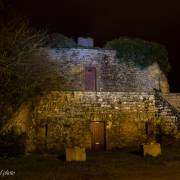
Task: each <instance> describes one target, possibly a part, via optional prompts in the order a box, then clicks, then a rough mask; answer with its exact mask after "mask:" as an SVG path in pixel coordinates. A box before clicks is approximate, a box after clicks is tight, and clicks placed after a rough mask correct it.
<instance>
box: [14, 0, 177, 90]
mask: <svg viewBox="0 0 180 180" xmlns="http://www.w3.org/2000/svg"><path fill="white" fill-rule="evenodd" d="M16 2H17V8H18V11H19V12H21V13H22V14H24V15H26V16H28V17H30V19H31V20H30V21H31V24H32V25H33V26H34V27H36V28H39V29H42V28H43V29H46V30H48V31H49V32H59V33H63V34H65V35H67V36H70V37H77V36H91V37H93V38H94V39H95V44H96V46H102V45H103V44H105V42H106V41H108V40H111V39H113V38H117V37H119V36H129V37H138V38H143V39H145V40H150V41H156V42H159V43H161V44H163V45H165V46H166V48H167V49H168V52H169V61H170V63H171V65H172V70H171V73H169V76H168V78H169V83H170V86H171V91H176V92H180V78H178V77H180V70H179V65H180V62H179V58H180V55H179V52H178V50H179V47H180V45H179V40H180V1H178V0H151V1H148V0H123V1H121V0H108V1H105V0H104V1H102V0H96V1H95V0H46V1H45V0H17V1H16Z"/></svg>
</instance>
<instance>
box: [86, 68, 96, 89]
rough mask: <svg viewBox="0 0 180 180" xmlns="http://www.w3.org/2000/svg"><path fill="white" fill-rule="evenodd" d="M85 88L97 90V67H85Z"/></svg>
mask: <svg viewBox="0 0 180 180" xmlns="http://www.w3.org/2000/svg"><path fill="white" fill-rule="evenodd" d="M85 90H86V91H96V68H95V67H86V68H85Z"/></svg>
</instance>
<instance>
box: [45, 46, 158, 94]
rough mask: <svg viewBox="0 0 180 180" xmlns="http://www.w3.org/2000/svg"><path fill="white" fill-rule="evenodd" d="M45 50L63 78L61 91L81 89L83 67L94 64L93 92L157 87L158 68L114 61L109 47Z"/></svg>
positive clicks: (139, 89) (126, 90)
mask: <svg viewBox="0 0 180 180" xmlns="http://www.w3.org/2000/svg"><path fill="white" fill-rule="evenodd" d="M46 52H47V53H48V58H49V59H50V60H51V61H52V62H55V63H57V72H59V76H61V77H63V78H64V79H65V82H64V83H63V86H62V87H61V90H84V84H85V67H86V66H88V67H96V87H97V91H118V92H138V91H141V92H143V91H153V89H154V88H156V89H159V86H160V82H159V80H160V77H161V71H160V69H158V68H157V71H158V73H157V72H156V73H153V74H152V71H151V70H150V69H149V68H146V69H141V68H140V67H137V66H135V65H133V64H132V63H130V62H129V63H124V61H123V62H122V63H118V59H117V57H116V51H113V50H103V49H49V50H46ZM151 69H152V68H151ZM153 69H154V66H153ZM57 90H59V89H57Z"/></svg>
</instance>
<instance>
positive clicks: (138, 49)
mask: <svg viewBox="0 0 180 180" xmlns="http://www.w3.org/2000/svg"><path fill="white" fill-rule="evenodd" d="M105 48H108V49H114V50H116V51H117V56H118V58H119V60H120V61H122V60H124V61H132V62H134V63H135V64H136V65H138V66H139V67H141V68H145V67H147V66H149V65H151V64H153V63H154V62H157V63H158V64H159V66H160V68H161V70H162V71H163V72H164V73H165V74H167V73H168V72H169V71H170V64H169V62H168V52H167V50H166V48H165V47H164V46H162V45H160V44H158V43H153V42H148V41H144V40H141V39H129V38H123V37H121V38H119V39H114V40H112V41H109V42H107V43H106V45H105Z"/></svg>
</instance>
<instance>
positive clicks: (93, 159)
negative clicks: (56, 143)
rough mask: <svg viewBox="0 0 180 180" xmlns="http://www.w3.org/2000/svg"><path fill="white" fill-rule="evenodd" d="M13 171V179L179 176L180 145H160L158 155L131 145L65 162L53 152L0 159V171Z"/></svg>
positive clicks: (179, 179) (175, 179)
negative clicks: (138, 151)
mask: <svg viewBox="0 0 180 180" xmlns="http://www.w3.org/2000/svg"><path fill="white" fill-rule="evenodd" d="M1 170H9V171H15V175H14V176H4V177H2V176H0V179H13V180H14V179H15V180H30V179H33V180H55V179H59V180H64V179H73V180H76V179H77V180H81V179H82V180H91V179H92V180H99V179H100V180H104V179H105V180H106V179H108V180H110V179H112V180H116V179H117V180H119V179H120V180H129V179H130V180H164V179H165V180H180V145H178V144H176V145H170V146H169V147H162V155H161V156H159V157H157V158H153V157H143V156H141V155H139V154H137V153H136V152H134V151H133V149H122V150H119V151H110V152H109V151H108V152H94V153H93V152H89V153H87V161H86V162H66V161H65V160H63V158H59V157H57V155H29V156H22V157H17V158H11V159H0V171H1Z"/></svg>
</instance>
